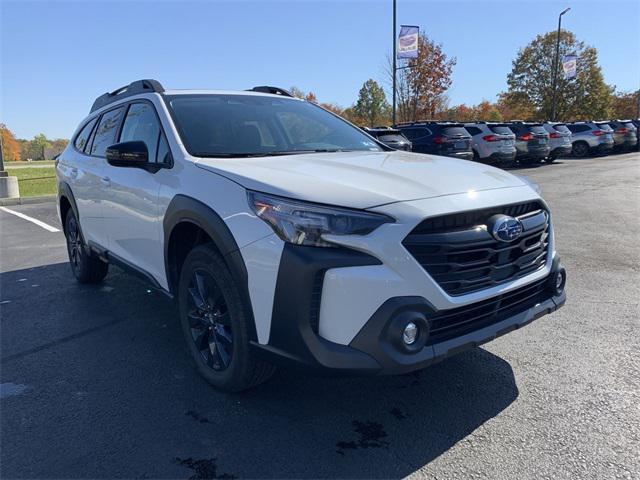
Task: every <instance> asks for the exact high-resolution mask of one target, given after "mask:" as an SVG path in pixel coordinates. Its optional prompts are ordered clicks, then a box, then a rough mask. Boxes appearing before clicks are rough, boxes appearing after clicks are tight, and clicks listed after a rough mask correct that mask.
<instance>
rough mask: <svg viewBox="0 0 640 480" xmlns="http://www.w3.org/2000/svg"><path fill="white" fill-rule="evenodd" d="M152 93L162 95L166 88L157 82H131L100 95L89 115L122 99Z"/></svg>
mask: <svg viewBox="0 0 640 480" xmlns="http://www.w3.org/2000/svg"><path fill="white" fill-rule="evenodd" d="M151 92H156V93H162V92H164V87H163V86H162V84H161V83H160V82H159V81H157V80H151V79H144V80H136V81H135V82H131V83H130V84H129V85H125V86H124V87H120V88H118V89H116V90H114V91H113V92H108V93H105V94H104V95H100V96H99V97H98V98H96V100H95V102H93V105H92V106H91V111H90V112H89V113H91V112H94V111H96V110H98V109H99V108H102V107H104V106H105V105H109V104H110V103H112V102H115V101H116V100H120V99H121V98H125V97H130V96H131V95H138V94H140V93H151Z"/></svg>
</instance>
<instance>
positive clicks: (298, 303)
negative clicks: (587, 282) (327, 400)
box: [252, 244, 566, 375]
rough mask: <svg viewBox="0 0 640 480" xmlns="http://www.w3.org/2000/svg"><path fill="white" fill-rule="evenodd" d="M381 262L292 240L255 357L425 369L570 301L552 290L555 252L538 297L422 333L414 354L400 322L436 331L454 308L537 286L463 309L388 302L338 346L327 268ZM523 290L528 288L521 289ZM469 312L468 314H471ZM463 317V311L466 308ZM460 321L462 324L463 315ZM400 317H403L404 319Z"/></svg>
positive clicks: (368, 369) (324, 366)
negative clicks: (323, 314)
mask: <svg viewBox="0 0 640 480" xmlns="http://www.w3.org/2000/svg"><path fill="white" fill-rule="evenodd" d="M376 265H380V262H379V261H378V260H377V259H376V258H374V257H372V256H369V255H367V254H364V253H360V252H356V251H353V250H350V249H342V248H336V249H318V248H314V247H300V246H292V245H289V244H287V245H286V246H285V248H284V251H283V254H282V260H281V267H280V271H279V273H278V284H277V287H276V294H275V299H274V305H273V315H272V323H271V332H270V335H269V342H268V344H266V345H264V344H259V343H257V342H255V343H253V344H252V346H253V348H254V350H255V352H256V354H257V355H259V356H261V357H262V358H264V359H266V360H268V361H270V362H272V363H275V364H280V365H285V366H293V367H300V368H304V369H307V370H313V371H316V372H320V373H330V374H346V375H376V374H398V373H405V372H409V371H413V370H417V369H421V368H424V367H426V366H428V365H430V364H432V363H435V362H438V361H440V360H442V359H444V358H447V357H448V356H451V355H454V354H456V353H459V352H462V351H464V350H467V349H469V348H472V347H474V346H477V345H481V344H483V343H486V342H488V341H490V340H493V339H494V338H497V337H499V336H501V335H504V334H506V333H508V332H510V331H512V330H515V329H517V328H520V327H523V326H525V325H527V324H528V323H530V322H532V321H533V320H535V319H537V318H540V317H541V316H543V315H546V314H548V313H551V312H553V311H555V310H556V309H558V308H560V307H561V306H562V305H563V304H564V303H565V299H566V297H565V294H564V291H563V292H561V293H557V292H554V290H553V288H552V286H551V285H550V284H549V282H550V281H551V279H552V278H554V277H555V274H556V272H558V271H559V270H560V269H561V268H562V267H561V266H560V261H559V258H558V257H557V256H556V257H555V258H554V261H553V265H552V267H551V273H550V274H549V275H548V276H547V277H545V278H542V279H539V280H538V281H537V282H535V283H536V284H537V285H540V288H538V287H536V288H537V290H536V291H535V295H533V294H532V295H530V298H529V297H527V298H526V301H519V303H517V304H513V305H512V306H507V307H504V308H505V309H506V310H504V311H502V310H501V309H500V308H498V306H496V307H495V312H493V313H488V314H486V315H484V316H482V318H480V319H478V320H475V322H476V323H472V321H469V322H471V323H469V322H467V321H466V319H465V318H462V320H465V321H464V322H462V323H465V326H464V328H462V330H460V329H459V327H456V328H458V330H456V332H457V333H455V334H453V335H451V334H450V335H446V336H443V335H442V334H440V335H437V334H435V333H434V335H432V336H431V338H432V339H435V340H434V341H430V340H429V335H427V334H426V333H425V334H424V335H427V336H426V337H423V340H424V342H423V343H422V344H420V345H419V348H418V349H417V350H413V351H408V350H407V349H406V348H404V347H403V345H402V344H401V343H400V341H399V336H398V332H399V330H398V328H399V327H398V325H399V322H402V321H403V320H402V319H405V318H407V315H408V314H411V315H414V316H416V315H419V316H422V318H424V319H425V324H424V325H422V326H421V328H422V327H425V329H424V332H427V331H428V330H429V329H430V328H431V329H433V331H434V332H435V331H436V329H435V328H434V324H435V322H436V321H437V320H438V319H439V318H443V317H446V316H451V315H450V312H452V311H455V312H458V311H461V310H464V311H466V312H469V311H474V310H475V309H477V308H484V307H485V306H487V307H489V308H490V309H491V308H493V307H492V306H491V305H493V304H496V305H500V304H501V303H503V304H504V305H507V303H506V302H507V300H505V299H506V297H508V296H511V297H512V298H513V297H515V296H516V295H518V294H519V293H518V292H522V291H526V290H527V289H529V291H532V290H531V288H532V286H533V284H526V285H524V286H523V287H521V288H519V289H518V290H514V291H511V292H509V293H507V294H502V295H497V296H495V297H492V298H489V299H485V300H483V301H481V302H478V303H477V304H470V305H467V306H465V307H461V308H457V309H450V310H447V309H445V310H438V309H437V308H435V307H434V306H433V305H432V304H431V303H430V302H429V301H428V300H427V299H426V298H424V297H419V296H395V297H391V298H389V299H388V300H386V301H385V302H384V303H383V304H382V305H381V306H380V307H379V308H378V309H377V310H376V311H375V312H374V313H373V314H372V315H371V317H370V318H369V320H368V321H367V322H366V323H365V325H364V326H363V327H362V328H361V329H360V331H359V332H358V333H357V335H356V336H355V337H354V338H353V339H352V340H351V341H350V342H349V344H340V343H335V342H332V341H329V340H327V339H326V338H323V336H321V335H320V334H319V330H318V321H319V306H320V300H321V298H322V284H323V279H324V276H325V273H326V272H327V270H329V269H331V268H338V269H339V268H340V267H345V266H360V267H367V266H376ZM523 295H524V293H523ZM467 314H468V315H471V314H470V313H467ZM460 315H462V313H460ZM452 318H455V319H456V321H457V323H461V322H460V321H459V320H460V318H459V315H458V314H457V313H456V315H455V316H454V317H452ZM399 319H400V320H399Z"/></svg>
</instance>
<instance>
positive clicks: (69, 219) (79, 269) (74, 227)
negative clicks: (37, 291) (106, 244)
mask: <svg viewBox="0 0 640 480" xmlns="http://www.w3.org/2000/svg"><path fill="white" fill-rule="evenodd" d="M64 233H65V237H66V239H67V253H68V254H69V264H70V265H71V271H72V272H73V275H74V276H75V277H76V280H78V282H80V283H100V282H101V281H102V280H103V279H104V277H106V276H107V273H108V272H109V264H108V263H107V262H103V261H102V260H100V259H99V258H98V257H95V256H93V255H91V252H90V251H89V248H88V247H87V246H86V245H85V243H84V239H83V238H82V232H81V231H80V225H79V224H78V219H77V218H76V215H75V213H74V212H73V210H69V211H68V212H67V215H66V217H65V229H64Z"/></svg>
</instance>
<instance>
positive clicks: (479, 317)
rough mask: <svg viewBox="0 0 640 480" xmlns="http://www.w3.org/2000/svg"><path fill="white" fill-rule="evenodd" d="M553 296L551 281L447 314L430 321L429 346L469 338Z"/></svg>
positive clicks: (443, 313) (543, 281) (453, 310)
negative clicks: (467, 335) (551, 293)
mask: <svg viewBox="0 0 640 480" xmlns="http://www.w3.org/2000/svg"><path fill="white" fill-rule="evenodd" d="M549 295H550V292H549V289H548V286H547V279H546V278H545V279H544V280H539V281H537V282H535V283H532V284H529V285H526V286H524V287H521V288H519V289H516V290H513V291H511V292H508V293H505V294H502V295H499V296H497V297H493V298H490V299H488V300H484V301H482V302H478V303H473V304H471V305H467V306H464V307H458V308H453V309H450V310H443V311H441V312H438V313H436V315H435V316H433V317H430V318H429V322H430V326H431V330H430V335H429V340H428V342H427V344H428V345H432V344H435V343H438V342H443V341H446V340H449V339H452V338H456V337H459V336H461V335H466V334H467V333H471V332H473V331H475V330H479V329H481V328H484V327H487V326H489V325H493V324H494V323H497V322H499V321H501V320H504V319H505V318H509V317H511V316H513V315H516V314H518V313H520V312H523V311H525V310H528V309H529V308H531V307H533V306H535V305H536V304H538V303H540V302H541V301H543V300H545V299H546V298H548V297H549Z"/></svg>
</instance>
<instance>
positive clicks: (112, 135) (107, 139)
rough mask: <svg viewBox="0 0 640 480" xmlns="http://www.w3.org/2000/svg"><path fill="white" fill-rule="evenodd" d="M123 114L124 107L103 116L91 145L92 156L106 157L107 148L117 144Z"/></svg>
mask: <svg viewBox="0 0 640 480" xmlns="http://www.w3.org/2000/svg"><path fill="white" fill-rule="evenodd" d="M123 112H124V107H119V108H116V109H115V110H111V111H110V112H107V113H105V114H104V115H102V118H101V119H100V124H99V125H98V128H97V130H96V134H95V138H94V139H93V145H91V155H95V156H97V157H104V152H105V151H106V150H107V147H109V146H111V145H113V144H114V143H116V133H117V132H118V125H120V119H121V118H122V113H123Z"/></svg>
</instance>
